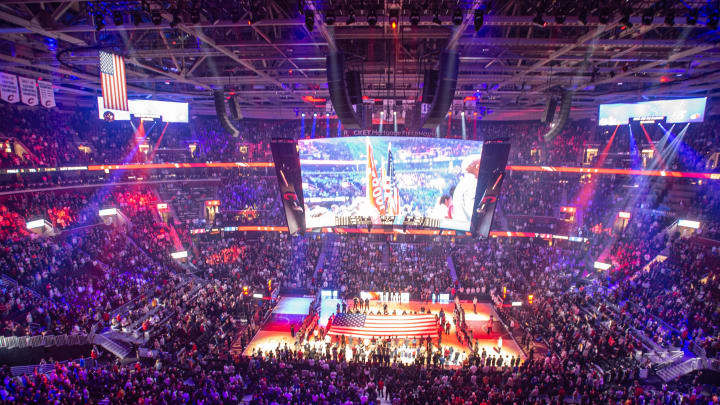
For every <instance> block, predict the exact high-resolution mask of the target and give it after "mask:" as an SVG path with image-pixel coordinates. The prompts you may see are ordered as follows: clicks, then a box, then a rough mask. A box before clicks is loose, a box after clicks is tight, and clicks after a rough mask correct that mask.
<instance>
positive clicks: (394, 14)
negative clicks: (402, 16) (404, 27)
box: [389, 9, 399, 30]
mask: <svg viewBox="0 0 720 405" xmlns="http://www.w3.org/2000/svg"><path fill="white" fill-rule="evenodd" d="M398 19H399V12H398V10H397V9H392V10H390V18H389V20H390V27H392V29H393V30H394V29H396V28H397V25H398Z"/></svg>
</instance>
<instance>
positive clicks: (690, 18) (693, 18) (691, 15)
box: [687, 8, 700, 25]
mask: <svg viewBox="0 0 720 405" xmlns="http://www.w3.org/2000/svg"><path fill="white" fill-rule="evenodd" d="M699 14H700V12H699V10H698V9H696V8H693V9H691V10H690V11H689V12H688V15H687V23H688V25H695V24H697V21H698V15H699Z"/></svg>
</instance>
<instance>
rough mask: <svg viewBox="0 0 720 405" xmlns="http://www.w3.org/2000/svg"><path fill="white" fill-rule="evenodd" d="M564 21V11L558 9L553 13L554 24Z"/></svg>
mask: <svg viewBox="0 0 720 405" xmlns="http://www.w3.org/2000/svg"><path fill="white" fill-rule="evenodd" d="M564 23H565V12H564V11H562V10H558V11H557V12H556V13H555V24H564Z"/></svg>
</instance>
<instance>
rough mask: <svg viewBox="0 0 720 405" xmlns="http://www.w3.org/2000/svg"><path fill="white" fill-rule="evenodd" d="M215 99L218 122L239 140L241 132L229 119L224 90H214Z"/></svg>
mask: <svg viewBox="0 0 720 405" xmlns="http://www.w3.org/2000/svg"><path fill="white" fill-rule="evenodd" d="M213 98H214V99H215V115H217V117H218V120H220V124H221V125H222V126H223V128H225V130H226V131H228V132H229V133H231V134H232V136H234V137H235V138H237V137H238V135H239V134H240V131H238V130H237V129H236V128H235V127H234V126H233V124H232V123H231V122H230V120H229V119H228V116H227V111H226V109H225V94H224V93H223V91H222V90H213Z"/></svg>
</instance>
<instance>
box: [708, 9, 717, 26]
mask: <svg viewBox="0 0 720 405" xmlns="http://www.w3.org/2000/svg"><path fill="white" fill-rule="evenodd" d="M718 19H720V16H718V12H717V11H712V12H711V13H710V14H709V15H708V18H707V26H708V27H710V28H712V29H714V30H716V29H717V27H718Z"/></svg>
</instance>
